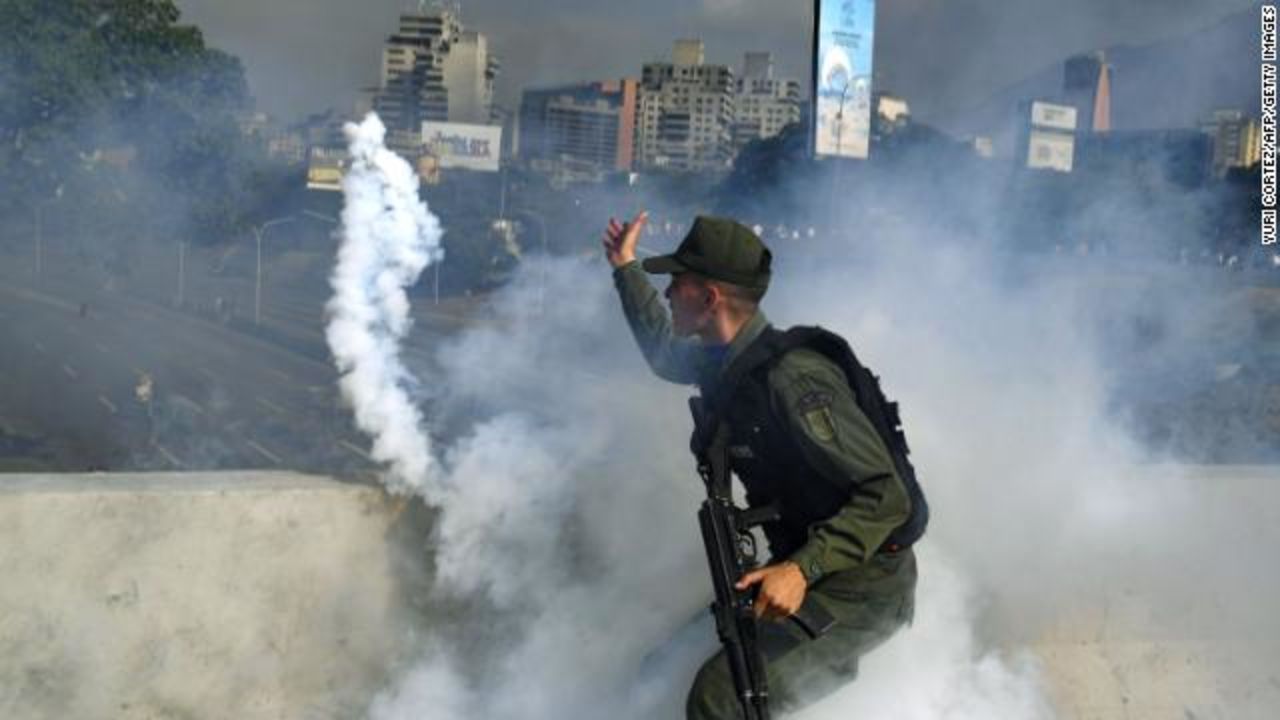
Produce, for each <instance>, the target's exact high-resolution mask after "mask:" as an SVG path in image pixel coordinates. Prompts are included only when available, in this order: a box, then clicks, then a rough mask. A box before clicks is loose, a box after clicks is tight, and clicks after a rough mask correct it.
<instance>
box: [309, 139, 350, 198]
mask: <svg viewBox="0 0 1280 720" xmlns="http://www.w3.org/2000/svg"><path fill="white" fill-rule="evenodd" d="M346 167H347V150H346V148H328V147H319V146H317V147H313V148H311V150H310V152H308V153H307V189H308V190H330V191H334V192H341V190H342V176H343V174H344V173H345V172H346Z"/></svg>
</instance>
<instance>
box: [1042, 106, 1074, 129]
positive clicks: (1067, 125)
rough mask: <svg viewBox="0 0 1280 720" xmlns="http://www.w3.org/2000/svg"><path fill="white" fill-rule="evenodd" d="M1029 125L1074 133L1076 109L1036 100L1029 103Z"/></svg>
mask: <svg viewBox="0 0 1280 720" xmlns="http://www.w3.org/2000/svg"><path fill="white" fill-rule="evenodd" d="M1031 125H1032V126H1034V127H1042V128H1051V129H1054V130H1066V131H1067V132H1075V130H1076V109H1075V108H1074V107H1072V106H1071V105H1054V104H1053V103H1047V102H1044V101H1042V100H1036V101H1035V102H1033V103H1031Z"/></svg>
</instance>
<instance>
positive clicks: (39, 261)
mask: <svg viewBox="0 0 1280 720" xmlns="http://www.w3.org/2000/svg"><path fill="white" fill-rule="evenodd" d="M43 265H44V205H43V204H42V203H39V202H37V203H36V278H37V279H39V278H40V272H41V269H42V267H43Z"/></svg>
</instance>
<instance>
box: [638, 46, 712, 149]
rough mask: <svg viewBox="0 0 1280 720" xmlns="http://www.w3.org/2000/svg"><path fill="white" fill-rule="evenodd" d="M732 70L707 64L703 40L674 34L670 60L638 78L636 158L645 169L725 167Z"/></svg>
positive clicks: (652, 66)
mask: <svg viewBox="0 0 1280 720" xmlns="http://www.w3.org/2000/svg"><path fill="white" fill-rule="evenodd" d="M735 90H736V85H735V84H734V79H733V71H732V70H731V69H729V67H728V66H727V65H708V64H706V62H705V61H704V57H703V47H702V41H701V40H677V41H676V44H675V48H674V51H673V52H672V61H671V62H655V63H647V64H645V66H644V71H643V73H642V75H641V78H640V99H639V109H638V112H637V117H636V139H637V142H636V162H637V165H638V166H639V167H640V168H644V169H665V170H676V171H712V172H715V171H724V170H727V169H728V168H729V163H730V161H731V160H732V158H733V146H732V140H733V136H732V130H733V123H734V96H735Z"/></svg>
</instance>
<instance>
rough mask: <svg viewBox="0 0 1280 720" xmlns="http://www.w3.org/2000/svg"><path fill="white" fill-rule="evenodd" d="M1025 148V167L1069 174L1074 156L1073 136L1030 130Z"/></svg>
mask: <svg viewBox="0 0 1280 720" xmlns="http://www.w3.org/2000/svg"><path fill="white" fill-rule="evenodd" d="M1029 142H1030V145H1029V146H1028V148H1027V167H1029V168H1043V169H1046V170H1057V171H1058V172H1068V173H1069V172H1071V168H1072V165H1073V157H1074V155H1075V145H1076V142H1075V136H1074V135H1067V134H1064V133H1057V132H1045V131H1043V130H1032V131H1031V138H1030V141H1029Z"/></svg>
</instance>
